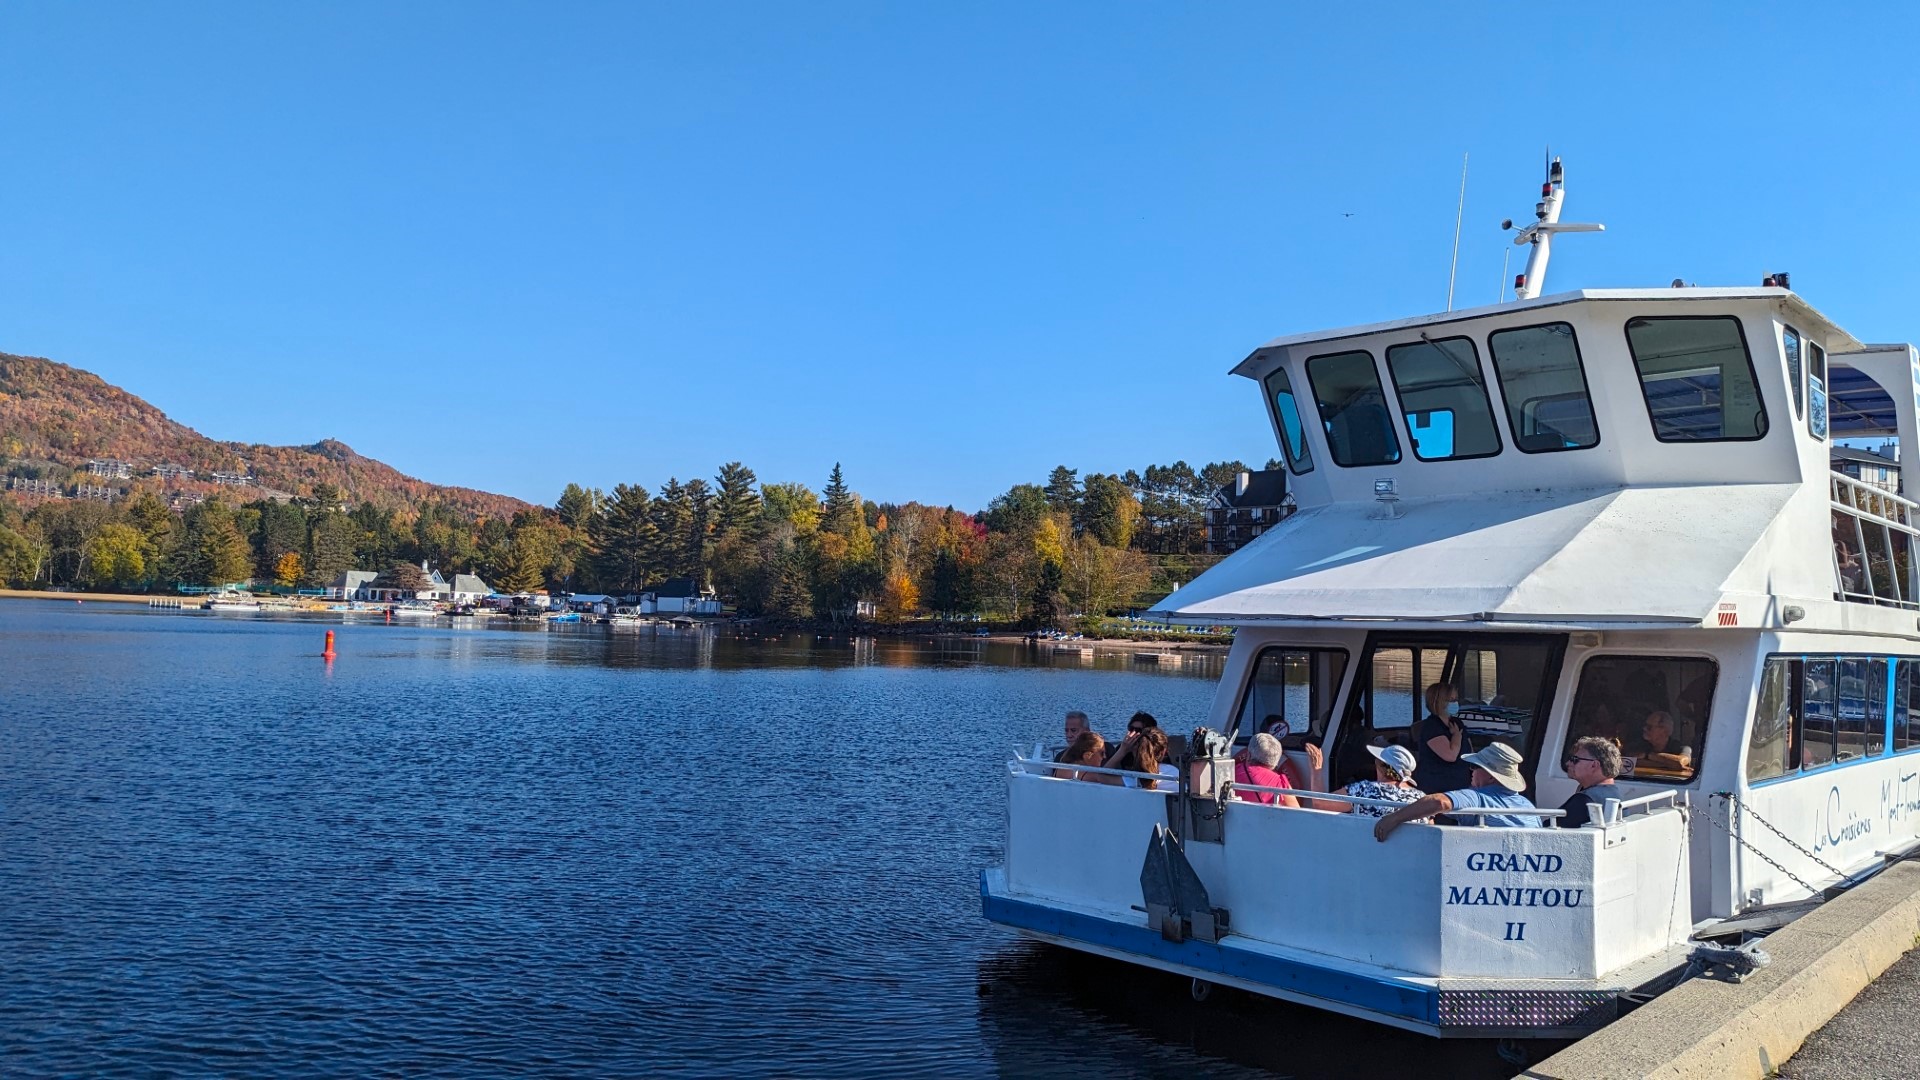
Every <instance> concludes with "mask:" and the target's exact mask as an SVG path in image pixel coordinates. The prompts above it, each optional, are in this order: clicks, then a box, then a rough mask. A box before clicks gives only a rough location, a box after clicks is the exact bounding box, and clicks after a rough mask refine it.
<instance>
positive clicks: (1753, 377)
mask: <svg viewBox="0 0 1920 1080" xmlns="http://www.w3.org/2000/svg"><path fill="white" fill-rule="evenodd" d="M1650 322H1730V323H1732V324H1733V333H1734V337H1736V338H1738V339H1739V341H1740V351H1741V353H1743V354H1744V355H1745V356H1746V358H1747V379H1748V380H1749V385H1751V386H1752V387H1753V400H1754V404H1755V405H1757V406H1758V407H1759V409H1760V423H1759V424H1758V428H1759V430H1758V431H1757V432H1756V433H1754V434H1752V435H1740V436H1728V435H1721V436H1719V437H1718V438H1713V439H1669V438H1667V437H1665V436H1663V435H1661V434H1660V423H1659V421H1657V420H1655V419H1654V418H1653V399H1652V398H1650V397H1648V396H1647V377H1646V372H1644V371H1642V370H1641V368H1640V355H1639V353H1638V352H1636V351H1635V350H1634V347H1633V334H1632V333H1630V332H1629V331H1631V329H1632V328H1633V324H1634V323H1650ZM1620 336H1621V337H1622V338H1624V339H1626V343H1627V359H1628V360H1630V361H1632V363H1633V377H1634V381H1635V382H1637V383H1639V385H1640V400H1641V401H1643V402H1645V403H1646V406H1647V426H1648V427H1649V428H1651V429H1652V430H1653V437H1654V438H1655V439H1656V440H1658V441H1659V442H1662V443H1666V444H1669V445H1674V444H1678V445H1687V444H1701V443H1743V442H1759V441H1760V440H1761V439H1764V438H1766V437H1767V436H1768V435H1770V434H1772V432H1773V417H1772V416H1771V415H1769V414H1768V412H1767V395H1766V393H1765V392H1764V391H1763V390H1762V389H1761V387H1760V373H1759V372H1758V371H1757V370H1755V369H1754V366H1753V346H1752V344H1751V343H1749V342H1748V341H1747V325H1746V320H1745V319H1742V318H1741V317H1740V316H1738V315H1633V316H1629V317H1628V318H1627V321H1626V322H1624V323H1622V324H1621V326H1620ZM1722 370H1723V371H1724V369H1722ZM1726 399H1727V389H1726V383H1725V381H1724V379H1723V380H1722V382H1721V386H1720V401H1721V407H1722V409H1724V408H1725V403H1726ZM1721 430H1722V431H1725V430H1726V420H1725V413H1724V412H1723V413H1722V416H1721Z"/></svg>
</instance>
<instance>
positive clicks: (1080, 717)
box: [1062, 709, 1093, 746]
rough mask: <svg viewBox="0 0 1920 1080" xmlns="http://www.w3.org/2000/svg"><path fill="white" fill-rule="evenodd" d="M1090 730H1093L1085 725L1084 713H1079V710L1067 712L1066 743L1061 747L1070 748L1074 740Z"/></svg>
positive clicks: (1085, 716)
mask: <svg viewBox="0 0 1920 1080" xmlns="http://www.w3.org/2000/svg"><path fill="white" fill-rule="evenodd" d="M1091 730H1093V729H1092V727H1090V726H1089V725H1088V724H1087V714H1086V713H1083V712H1081V711H1080V710H1079V709H1073V710H1071V711H1069V712H1068V713H1067V725H1066V731H1067V741H1066V742H1065V743H1064V744H1062V745H1065V746H1072V745H1073V741H1074V740H1075V739H1078V738H1079V737H1080V736H1081V735H1083V734H1085V733H1086V732H1088V731H1091Z"/></svg>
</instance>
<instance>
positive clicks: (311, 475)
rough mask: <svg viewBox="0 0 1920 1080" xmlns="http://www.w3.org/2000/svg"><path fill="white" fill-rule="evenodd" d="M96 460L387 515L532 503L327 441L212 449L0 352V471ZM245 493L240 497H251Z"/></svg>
mask: <svg viewBox="0 0 1920 1080" xmlns="http://www.w3.org/2000/svg"><path fill="white" fill-rule="evenodd" d="M93 458H115V459H119V460H122V461H130V462H133V463H134V464H135V465H136V466H138V467H139V469H140V472H137V473H136V474H135V475H136V479H137V478H138V477H139V476H140V475H141V473H144V471H145V470H147V469H150V468H151V467H153V466H155V465H163V464H164V465H183V466H186V467H187V468H190V469H193V470H194V471H195V472H197V473H202V474H205V473H211V472H214V471H219V472H227V473H248V472H251V473H252V474H253V476H254V477H255V479H256V480H257V481H258V482H259V484H260V486H261V487H265V488H272V489H276V490H279V491H285V492H290V493H292V494H295V495H307V494H310V493H311V492H312V490H313V486H314V485H315V484H323V483H324V484H332V485H334V486H335V487H337V488H339V489H340V490H341V491H342V492H344V493H345V494H346V497H347V498H348V499H349V500H351V501H353V502H356V503H357V502H361V501H367V502H372V503H373V504H375V505H376V506H380V507H383V508H386V507H391V508H393V509H411V508H417V507H418V506H419V505H420V504H422V503H424V502H427V501H430V500H437V501H440V502H444V503H446V504H448V505H450V506H453V507H455V508H457V509H459V510H461V511H464V512H466V513H468V514H472V515H474V516H475V517H486V518H505V517H510V516H512V515H513V514H514V513H515V512H517V511H520V510H523V509H525V508H526V507H527V505H528V504H527V503H525V502H522V501H521V500H519V499H513V498H508V497H507V496H505V495H494V494H491V493H489V492H485V491H475V490H473V489H472V488H462V487H443V486H441V485H438V484H429V483H427V482H426V481H424V480H416V479H414V478H413V477H411V476H407V475H405V474H403V473H401V472H399V471H398V470H396V469H394V468H393V467H391V466H389V465H386V464H383V463H381V462H378V461H375V460H373V459H372V458H367V457H361V456H360V455H359V454H356V453H354V451H353V448H352V447H349V446H348V445H346V444H345V443H342V442H338V441H336V440H333V439H323V440H321V441H320V442H317V443H314V444H313V445H312V446H263V445H249V444H247V443H237V442H217V441H215V440H213V439H209V438H207V437H206V436H204V435H202V434H200V433H199V432H197V431H194V430H193V429H192V428H189V427H187V426H186V425H184V424H179V423H176V422H174V421H172V420H169V419H167V416H166V414H165V413H163V412H161V411H160V410H159V409H156V408H154V407H153V406H152V405H149V404H148V403H147V402H145V401H143V400H141V399H140V398H137V397H135V396H134V395H132V394H129V393H127V392H126V391H125V390H122V389H120V388H119V387H117V386H113V385H110V384H108V383H107V382H106V380H104V379H102V378H100V376H98V375H95V374H93V373H92V372H88V371H81V370H80V369H79V368H74V367H68V366H67V365H65V364H58V363H55V362H53V361H51V360H43V359H40V358H39V357H33V356H14V355H12V354H9V353H0V464H4V462H5V461H6V460H8V459H13V460H26V461H47V462H52V463H56V464H59V465H65V466H67V467H69V468H73V469H76V470H84V469H85V467H86V463H87V461H88V460H89V459H93ZM121 483H123V484H124V481H122V482H121ZM249 490H251V489H245V488H243V489H240V490H239V491H238V492H237V493H236V495H237V496H238V497H240V498H247V497H249V496H247V495H246V494H245V493H246V492H247V491H249Z"/></svg>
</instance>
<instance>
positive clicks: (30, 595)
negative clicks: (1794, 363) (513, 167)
mask: <svg viewBox="0 0 1920 1080" xmlns="http://www.w3.org/2000/svg"><path fill="white" fill-rule="evenodd" d="M197 599H198V598H195V597H177V596H172V595H168V594H163V593H152V594H148V593H93V592H87V593H82V592H59V591H55V590H51V589H0V600H54V601H66V600H71V601H73V602H75V603H86V602H88V601H93V602H95V603H101V604H139V605H142V606H145V605H147V604H150V603H151V602H152V601H155V600H188V601H195V600H197ZM700 622H701V623H702V624H703V625H715V626H732V627H735V628H738V629H754V630H765V631H769V632H773V633H800V634H805V633H811V634H828V635H834V636H840V637H871V638H916V637H917V638H926V639H928V640H930V641H931V640H941V641H985V642H989V643H992V644H995V645H1026V646H1028V647H1030V648H1034V649H1043V650H1046V651H1049V652H1052V651H1055V650H1056V649H1057V648H1058V647H1060V646H1066V647H1067V651H1077V650H1080V649H1091V650H1093V651H1095V652H1124V653H1140V652H1157V653H1182V654H1189V653H1190V654H1194V655H1200V656H1207V655H1214V656H1223V655H1225V654H1226V653H1227V651H1228V650H1229V649H1231V648H1232V647H1233V643H1232V642H1231V641H1222V642H1211V641H1151V640H1147V641H1142V640H1137V639H1134V638H1078V639H1074V640H1060V639H1055V638H1044V639H1040V640H1029V639H1028V637H1027V634H1026V633H1025V632H1024V631H1014V630H998V631H994V632H992V633H990V634H988V635H986V636H985V637H981V636H980V635H979V634H976V633H974V632H972V631H968V630H951V629H944V628H933V627H916V626H911V625H906V626H880V625H866V626H834V625H830V624H815V625H808V624H805V623H795V624H783V625H770V624H767V623H764V622H761V621H760V620H758V619H737V620H736V619H721V620H711V621H710V620H706V619H702V620H700Z"/></svg>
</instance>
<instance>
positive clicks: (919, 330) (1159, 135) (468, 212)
mask: <svg viewBox="0 0 1920 1080" xmlns="http://www.w3.org/2000/svg"><path fill="white" fill-rule="evenodd" d="M1287 6H1288V5H1279V4H1270V3H1258V4H1227V3H1210V4H1175V3H1161V4H1151V5H1150V4H1144V3H1097V4H1031V3H1022V4H987V3H968V4H946V5H937V4H930V3H906V2H900V3H893V4H857V3H847V2H837V0H836V2H826V3H809V4H800V3H781V4H775V3H754V4H677V5H647V4H638V3H615V4H605V5H595V4H580V3H574V4H525V5H502V4H477V3H458V4H454V3H448V4H428V3H408V4H401V5H391V4H372V3H366V4H354V3H329V4H315V5H292V4H258V3H232V4H213V3H183V4H165V5H161V4H134V3H106V2H89V3H77V4H57V3H51V2H42V3H14V4H8V5H6V6H4V7H0V148H3V150H4V160H5V162H6V165H5V168H4V170H0V350H4V351H8V352H16V353H27V354H32V355H39V356H47V357H51V358H53V359H55V360H59V361H62V362H65V363H70V364H74V365H76V366H79V367H83V368H86V369H89V370H91V371H94V372H97V373H99V374H100V375H102V376H103V377H105V378H106V379H107V380H108V381H110V382H113V383H116V384H119V385H121V386H124V387H126V388H127V389H129V390H131V391H133V392H134V393H137V394H140V395H141V396H143V397H145V398H146V399H148V400H149V401H151V402H153V403H154V404H155V405H157V406H159V407H160V408H162V409H164V410H166V411H167V412H168V413H169V414H171V415H172V416H174V417H175V418H177V419H179V420H181V421H183V422H185V423H187V424H190V425H191V426H193V427H194V428H196V429H198V430H199V431H201V432H203V433H205V434H207V435H210V436H213V437H215V438H226V439H239V440H244V441H249V442H268V443H288V444H291V443H308V442H312V441H315V440H317V439H320V438H323V437H329V436H331V437H335V438H339V439H342V440H344V441H346V442H347V443H349V444H351V445H352V446H354V447H355V448H356V449H358V450H359V451H361V452H362V453H365V454H369V455H371V456H374V457H377V458H380V459H382V460H384V461H387V462H388V463H390V464H392V465H394V466H396V467H397V468H399V469H401V470H402V471H404V472H407V473H411V474H413V475H416V476H420V477H422V478H425V479H428V480H433V481H436V482H440V483H454V484H464V485H468V486H472V487H478V488H484V489H489V490H494V491H500V492H505V493H508V494H512V495H517V496H521V497H523V498H527V499H530V500H535V501H539V502H546V503H551V502H552V501H553V499H554V498H555V497H556V496H557V494H558V493H559V491H560V488H561V487H562V486H563V485H564V484H566V483H567V482H568V481H577V482H580V483H583V484H589V485H597V486H603V487H604V486H611V485H612V484H614V483H615V482H620V481H625V482H629V483H638V484H643V485H646V486H647V487H649V488H653V487H657V486H658V485H659V484H660V483H661V482H662V481H664V480H665V479H666V478H667V477H668V476H670V475H671V476H678V477H680V478H681V479H683V480H684V479H687V478H689V477H692V476H709V477H710V476H711V475H712V474H713V472H714V469H715V467H716V466H717V465H718V464H719V463H720V462H722V461H727V460H733V459H738V460H741V461H744V462H746V463H747V464H748V465H750V466H751V467H753V468H754V469H755V470H756V471H757V472H758V473H759V475H760V477H761V479H763V480H799V481H803V482H806V483H809V484H811V485H812V486H814V487H815V488H816V489H817V488H819V487H820V486H821V484H822V483H823V482H824V480H825V478H826V474H827V471H828V470H829V469H830V468H831V466H832V465H833V463H834V462H835V461H840V462H843V463H844V465H845V468H846V474H847V477H848V480H849V482H850V483H851V484H852V485H853V486H854V488H855V489H856V490H858V491H860V492H862V493H863V494H864V495H866V496H867V497H868V498H870V499H883V500H896V501H904V500H907V499H920V500H923V501H926V502H932V503H942V504H944V503H953V504H955V505H958V506H960V507H961V508H963V509H977V508H979V507H981V506H983V505H984V504H985V503H986V502H987V500H989V499H990V498H992V497H993V496H994V495H995V494H997V493H998V492H1001V491H1004V490H1005V489H1006V488H1007V487H1009V486H1010V485H1012V484H1014V483H1018V482H1022V481H1042V480H1044V478H1045V476H1046V473H1047V471H1048V470H1049V469H1050V468H1051V467H1052V466H1054V465H1056V464H1060V463H1066V464H1068V465H1070V466H1073V467H1077V468H1079V469H1081V470H1082V471H1083V472H1084V471H1120V470H1124V469H1126V468H1129V467H1132V468H1139V467H1143V466H1145V465H1147V464H1149V463H1166V462H1171V461H1173V460H1175V459H1179V458H1184V459H1186V460H1187V461H1189V462H1191V463H1194V464H1196V465H1197V464H1200V463H1202V462H1205V461H1209V460H1219V459H1225V458H1233V457H1239V458H1243V459H1245V460H1247V461H1249V462H1251V463H1253V464H1256V465H1258V464H1259V463H1262V462H1264V461H1265V460H1266V459H1267V458H1268V457H1269V456H1271V455H1272V454H1273V450H1274V447H1273V441H1272V435H1271V432H1270V429H1269V427H1268V424H1267V421H1266V419H1265V417H1264V414H1263V412H1262V410H1261V407H1260V403H1259V396H1258V393H1257V392H1256V390H1255V388H1254V387H1253V384H1251V383H1248V382H1245V381H1244V380H1240V379H1237V378H1233V377H1230V376H1228V375H1227V374H1226V370H1227V368H1229V367H1230V366H1232V364H1234V363H1235V362H1237V361H1238V360H1240V359H1241V358H1242V357H1244V356H1245V355H1246V354H1247V353H1248V352H1249V351H1251V350H1252V349H1253V348H1254V347H1255V346H1257V345H1259V344H1260V343H1261V342H1262V341H1264V340H1266V339H1268V338H1270V337H1273V336H1276V335H1279V334H1283V333H1295V332H1301V331H1306V330H1313V329H1318V328H1325V327H1332V326H1340V325H1344V324H1347V323H1354V322H1364V321H1371V320H1375V319H1386V318H1396V317H1401V316H1407V315H1415V314H1422V313H1425V312H1429V311H1436V310H1440V309H1442V308H1444V307H1445V303H1446V289H1447V269H1448V257H1449V246H1450V244H1451V240H1452V235H1453V228H1454V209H1455V202H1456V198H1457V196H1458V184H1459V175H1460V164H1461V154H1462V153H1463V152H1470V153H1471V170H1470V176H1469V187H1468V192H1467V201H1466V215H1465V217H1466V220H1465V235H1464V239H1463V241H1462V244H1461V249H1460V270H1459V283H1458V296H1457V304H1458V305H1459V306H1471V305H1476V304H1484V303H1489V302H1492V301H1493V300H1494V299H1495V295H1496V292H1497V290H1498V288H1499V286H1500V284H1501V255H1502V252H1503V250H1505V249H1506V247H1507V241H1506V237H1505V236H1503V235H1502V234H1501V233H1500V232H1499V230H1498V223H1499V221H1500V219H1501V218H1504V217H1514V218H1520V219H1525V218H1527V217H1528V216H1529V215H1530V212H1531V209H1532V204H1533V201H1534V198H1535V197H1536V194H1537V192H1538V187H1537V185H1538V183H1539V181H1540V177H1541V172H1542V159H1543V155H1544V153H1545V149H1546V147H1547V146H1548V145H1549V144H1550V145H1551V146H1552V149H1553V151H1554V152H1555V153H1557V154H1561V155H1564V157H1565V158H1566V161H1567V170H1568V185H1567V190H1568V202H1567V211H1566V217H1567V219H1568V220H1579V221H1591V220H1598V221H1604V222H1605V223H1606V224H1607V226H1608V230H1609V231H1608V233H1607V234H1606V235H1605V236H1604V237H1585V236H1582V237H1574V238H1572V239H1570V240H1565V241H1563V242H1561V243H1560V244H1559V245H1557V246H1556V249H1555V255H1554V262H1553V273H1552V275H1551V278H1550V281H1549V291H1557V290H1564V289H1569V288H1575V287H1582V286H1586V287H1616V286H1647V285H1664V284H1666V283H1667V282H1669V281H1671V280H1672V279H1673V278H1674V277H1684V278H1686V279H1687V280H1689V281H1693V282H1697V283H1699V284H1703V285H1707V284H1716V285H1718V284H1725V285H1740V284H1757V283H1758V282H1759V280H1760V277H1761V275H1762V274H1763V273H1765V272H1767V271H1772V270H1782V269H1784V270H1789V271H1791V272H1792V273H1793V282H1794V286H1795V287H1796V289H1798V290H1799V291H1800V292H1801V293H1802V294H1803V295H1805V296H1806V297H1808V298H1809V300H1810V301H1811V302H1812V303H1813V304H1814V305H1815V306H1816V307H1819V308H1821V309H1822V310H1824V311H1825V312H1827V313H1828V314H1829V315H1830V316H1833V317H1834V318H1836V319H1837V320H1838V321H1839V322H1840V323H1841V324H1842V325H1844V326H1846V327H1847V328H1848V329H1849V330H1851V331H1852V332H1853V333H1854V334H1855V335H1856V336H1858V337H1860V338H1861V339H1863V340H1868V341H1906V340H1915V339H1920V313H1916V312H1915V309H1914V303H1913V298H1914V297H1915V295H1916V294H1917V293H1920V268H1916V262H1915V258H1914V248H1915V241H1916V239H1917V238H1920V210H1916V206H1915V199H1914V197H1913V195H1912V193H1911V192H1910V191H1909V190H1908V189H1909V188H1911V187H1912V186H1913V184H1914V180H1915V174H1916V172H1920V169H1916V166H1917V165H1920V108H1917V107H1916V106H1920V75H1917V74H1916V71H1917V65H1916V63H1915V61H1914V59H1913V56H1912V55H1911V45H1912V43H1913V42H1914V41H1915V40H1916V38H1917V37H1920V35H1916V31H1917V30H1920V16H1917V15H1916V9H1915V7H1914V6H1913V5H1911V4H1902V5H1888V6H1886V7H1884V8H1882V9H1880V10H1876V11H1865V10H1861V11H1847V10H1843V9H1842V8H1840V7H1839V6H1828V7H1808V6H1804V5H1803V6H1799V7H1791V8H1790V7H1787V6H1784V5H1776V6H1774V7H1772V8H1771V9H1768V10H1765V11H1762V10H1760V8H1759V6H1758V5H1747V6H1745V7H1751V8H1752V9H1753V11H1755V12H1757V13H1743V14H1733V12H1734V11H1735V10H1736V9H1735V8H1733V7H1731V6H1729V7H1728V8H1727V12H1728V13H1727V14H1719V15H1716V14H1691V13H1688V12H1687V11H1683V10H1682V9H1692V8H1694V7H1696V5H1682V4H1672V3H1661V4H1648V5H1629V4H1609V5H1597V4H1584V5H1568V4H1541V3H1532V4H1525V5H1512V6H1505V7H1498V8H1496V7H1494V6H1492V5H1478V4H1465V5H1453V4H1432V3H1414V4H1392V3H1372V4H1348V5H1344V6H1342V8H1341V10H1339V11H1333V10H1331V9H1332V7H1333V5H1316V7H1319V8H1321V9H1322V10H1319V11H1314V12H1309V13H1297V12H1296V13H1290V12H1287V11H1285V10H1282V9H1283V8H1285V7H1287ZM1293 6H1295V7H1302V6H1304V5H1293ZM1348 214H1351V215H1352V216H1350V217H1349V216H1347V215H1348ZM1516 254H1519V252H1518V251H1517V250H1516ZM1519 261H1520V260H1518V259H1516V264H1517V263H1518V262H1519ZM1513 269H1514V271H1516V272H1517V270H1518V265H1516V266H1515V267H1514V268H1513Z"/></svg>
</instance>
